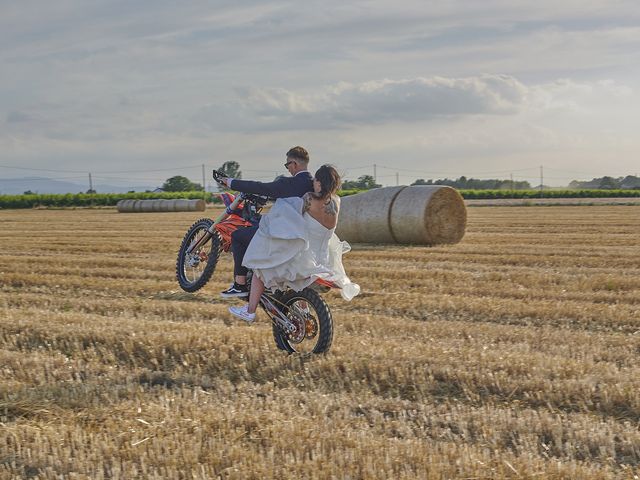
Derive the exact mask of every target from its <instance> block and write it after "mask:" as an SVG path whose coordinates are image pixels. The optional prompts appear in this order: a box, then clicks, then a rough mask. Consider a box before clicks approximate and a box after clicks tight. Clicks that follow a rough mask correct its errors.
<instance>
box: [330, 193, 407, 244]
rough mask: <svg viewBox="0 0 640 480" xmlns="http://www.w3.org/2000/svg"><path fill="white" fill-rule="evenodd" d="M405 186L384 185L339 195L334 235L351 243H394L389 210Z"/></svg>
mask: <svg viewBox="0 0 640 480" xmlns="http://www.w3.org/2000/svg"><path fill="white" fill-rule="evenodd" d="M404 188H405V187H386V188H376V189H374V190H368V191H366V192H362V193H357V194H355V195H349V196H348V197H343V198H342V199H341V201H340V217H339V219H338V226H337V228H336V235H338V236H339V237H340V238H341V239H343V240H347V241H349V242H354V243H395V240H394V239H393V235H392V233H391V227H390V225H389V212H390V211H391V205H393V201H394V200H395V198H396V196H397V195H398V194H399V193H400V192H401V191H402V190H403V189H404Z"/></svg>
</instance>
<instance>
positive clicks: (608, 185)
mask: <svg viewBox="0 0 640 480" xmlns="http://www.w3.org/2000/svg"><path fill="white" fill-rule="evenodd" d="M569 188H580V189H593V188H599V189H602V190H616V189H623V190H636V189H640V177H636V176H634V175H627V176H626V177H618V178H614V177H606V176H605V177H600V178H594V179H593V180H589V181H586V182H581V181H579V180H573V181H572V182H571V183H569Z"/></svg>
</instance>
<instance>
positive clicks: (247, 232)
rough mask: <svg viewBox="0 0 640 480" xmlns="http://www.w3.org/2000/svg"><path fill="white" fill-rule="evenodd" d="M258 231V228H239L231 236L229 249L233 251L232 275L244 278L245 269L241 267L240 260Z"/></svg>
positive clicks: (255, 226)
mask: <svg viewBox="0 0 640 480" xmlns="http://www.w3.org/2000/svg"><path fill="white" fill-rule="evenodd" d="M257 231H258V226H257V225H254V226H253V227H243V228H239V229H237V230H236V231H234V232H233V233H232V234H231V246H232V247H231V249H232V250H233V274H234V275H242V276H245V275H246V274H247V267H243V266H242V259H243V258H244V254H245V252H246V251H247V248H249V243H251V239H252V238H253V236H254V235H255V234H256V232H257Z"/></svg>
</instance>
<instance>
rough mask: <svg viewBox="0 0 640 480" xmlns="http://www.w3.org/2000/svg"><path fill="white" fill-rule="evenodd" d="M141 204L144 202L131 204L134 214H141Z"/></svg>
mask: <svg viewBox="0 0 640 480" xmlns="http://www.w3.org/2000/svg"><path fill="white" fill-rule="evenodd" d="M140 202H142V200H134V201H133V203H132V204H131V211H132V212H139V211H140Z"/></svg>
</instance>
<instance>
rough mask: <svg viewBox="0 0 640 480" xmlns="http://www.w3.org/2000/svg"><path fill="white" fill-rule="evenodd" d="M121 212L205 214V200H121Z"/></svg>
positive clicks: (119, 203) (118, 204)
mask: <svg viewBox="0 0 640 480" xmlns="http://www.w3.org/2000/svg"><path fill="white" fill-rule="evenodd" d="M117 207H118V211H119V212H204V210H205V208H206V203H205V201H204V200H202V199H199V200H185V199H174V200H164V199H162V200H120V201H119V202H118V203H117Z"/></svg>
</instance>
